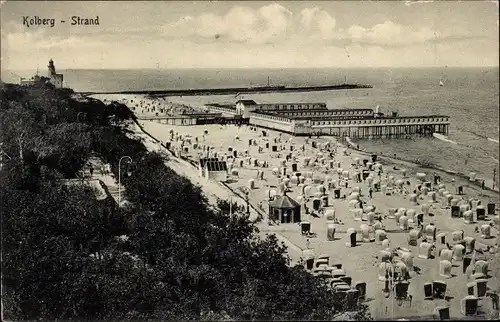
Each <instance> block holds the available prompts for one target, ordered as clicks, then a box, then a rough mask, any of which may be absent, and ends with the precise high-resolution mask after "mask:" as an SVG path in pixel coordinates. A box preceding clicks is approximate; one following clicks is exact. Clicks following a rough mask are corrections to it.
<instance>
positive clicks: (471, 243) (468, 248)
mask: <svg viewBox="0 0 500 322" xmlns="http://www.w3.org/2000/svg"><path fill="white" fill-rule="evenodd" d="M464 242H465V252H466V253H471V252H472V251H473V250H474V249H475V247H476V239H475V238H474V237H470V236H469V237H465V238H464Z"/></svg>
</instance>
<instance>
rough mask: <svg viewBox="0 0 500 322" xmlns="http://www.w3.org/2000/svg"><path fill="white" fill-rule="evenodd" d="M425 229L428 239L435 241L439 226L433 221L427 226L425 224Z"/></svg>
mask: <svg viewBox="0 0 500 322" xmlns="http://www.w3.org/2000/svg"><path fill="white" fill-rule="evenodd" d="M424 231H425V237H426V238H427V239H428V240H431V241H435V240H436V232H437V228H436V226H435V225H434V224H433V223H430V224H428V225H427V226H425V229H424Z"/></svg>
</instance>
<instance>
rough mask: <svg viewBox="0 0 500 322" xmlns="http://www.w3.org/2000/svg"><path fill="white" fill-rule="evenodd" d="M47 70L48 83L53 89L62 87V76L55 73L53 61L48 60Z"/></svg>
mask: <svg viewBox="0 0 500 322" xmlns="http://www.w3.org/2000/svg"><path fill="white" fill-rule="evenodd" d="M47 68H48V69H49V70H48V75H47V76H48V77H49V79H50V83H52V85H54V87H55V88H62V87H63V74H57V73H56V67H55V66H54V61H53V60H52V59H50V60H49V66H47Z"/></svg>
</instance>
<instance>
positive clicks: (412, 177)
mask: <svg viewBox="0 0 500 322" xmlns="http://www.w3.org/2000/svg"><path fill="white" fill-rule="evenodd" d="M108 100H109V98H108ZM148 114H149V115H151V112H150V113H148ZM139 124H141V126H142V128H143V129H144V130H145V131H147V132H148V133H149V134H150V135H151V136H153V137H154V138H155V139H157V140H158V141H159V142H161V143H163V144H165V145H166V144H167V142H169V144H170V150H172V151H177V153H178V156H179V152H180V151H183V150H184V148H185V147H187V152H185V150H184V152H182V154H181V155H182V157H183V158H186V159H189V160H193V161H196V160H198V159H199V158H200V157H201V156H206V154H205V155H204V151H203V147H210V151H211V156H214V155H215V154H217V156H218V157H219V158H222V159H227V156H229V155H231V154H232V153H233V152H232V151H229V148H231V149H232V150H233V151H234V150H236V151H237V153H238V157H237V158H236V160H232V161H231V164H232V169H234V170H236V171H235V172H234V173H233V175H231V176H230V177H231V180H230V182H228V183H227V187H226V186H224V185H222V184H221V183H217V182H215V181H211V180H206V179H201V178H200V177H199V174H198V171H197V169H196V168H195V167H193V166H192V165H191V164H190V163H188V162H186V161H184V160H181V159H180V158H176V157H175V156H172V158H171V161H169V164H168V165H169V166H171V167H172V168H173V169H174V170H175V171H177V172H179V173H181V174H183V175H185V176H186V177H188V178H189V179H190V180H191V181H192V182H193V183H195V184H199V185H201V186H202V188H203V190H204V191H205V193H206V194H207V195H212V196H215V195H217V196H218V197H222V198H224V197H226V198H229V196H230V195H231V194H232V193H231V190H232V191H236V192H238V191H241V189H242V188H243V187H247V188H248V187H249V180H251V179H253V181H254V184H255V186H254V187H253V188H252V189H250V194H249V199H250V203H251V205H252V206H253V208H255V209H261V211H259V213H260V214H261V215H263V216H264V220H263V221H261V222H259V223H258V227H259V229H260V231H261V235H265V234H266V233H275V234H276V235H277V236H278V238H279V239H280V240H282V241H284V242H285V244H286V245H287V246H288V251H289V256H290V258H291V260H292V264H293V263H297V262H298V261H299V260H300V258H301V257H303V255H304V250H306V249H308V248H309V249H312V250H313V251H314V253H315V255H316V256H317V255H320V254H327V255H329V256H330V264H334V263H341V264H342V265H343V268H344V269H345V271H346V272H347V275H349V276H351V277H352V280H353V282H354V281H364V282H366V283H367V298H368V301H369V306H370V310H371V312H372V314H373V316H374V318H375V319H388V318H392V317H393V316H394V317H395V318H398V317H412V316H426V315H430V314H433V311H434V309H435V308H436V307H438V306H443V305H444V306H449V307H450V315H451V317H452V318H462V317H463V315H462V314H461V312H460V300H461V299H462V298H463V297H464V296H466V295H467V287H466V284H467V282H469V281H470V280H469V279H468V278H467V276H466V274H463V273H462V263H461V262H460V261H453V268H452V275H453V277H451V278H448V279H446V278H445V277H443V276H440V274H439V266H440V263H439V260H440V259H439V258H440V257H439V256H435V258H434V259H422V258H419V257H418V255H419V248H418V247H416V246H411V245H409V244H408V233H407V231H406V232H405V231H401V230H400V227H399V224H397V223H396V221H395V220H394V219H389V218H386V219H383V220H382V225H383V226H384V229H385V231H386V232H387V238H388V239H389V241H390V245H389V247H390V248H392V249H394V248H396V247H403V248H406V249H407V250H409V251H410V252H411V253H412V255H413V256H414V266H415V267H418V270H419V273H418V274H412V278H411V280H410V287H409V293H410V294H411V295H412V296H413V300H412V303H411V306H409V305H408V303H403V304H402V305H399V304H397V303H394V302H393V301H392V300H391V299H390V298H385V297H384V296H383V292H382V289H383V287H384V283H383V282H380V281H379V280H378V265H379V264H380V263H381V260H380V258H376V257H379V255H380V251H381V250H383V249H384V248H385V246H382V245H380V244H377V243H374V242H360V243H359V244H358V246H357V247H346V243H347V242H348V238H349V237H348V235H347V234H346V231H347V229H349V228H354V229H355V230H357V231H358V235H357V239H358V241H361V236H360V233H359V232H360V225H361V224H366V222H365V221H363V222H362V221H356V220H355V219H354V216H353V212H352V209H351V206H350V205H349V195H350V194H351V192H353V190H358V189H359V190H360V198H359V199H360V200H361V201H362V202H363V207H364V208H365V209H366V208H367V207H368V206H375V211H374V212H375V214H377V215H380V216H387V215H388V214H389V209H391V208H395V209H399V208H405V209H407V210H410V209H414V210H415V212H416V213H421V212H422V208H421V207H422V205H424V204H429V205H430V213H432V214H433V216H425V217H424V221H423V224H424V226H425V225H427V224H429V223H433V224H434V225H435V226H436V227H437V234H441V233H446V234H447V237H446V242H448V243H451V233H452V232H454V231H459V230H463V231H464V236H470V237H473V238H475V240H476V244H475V248H476V249H485V248H486V247H487V246H490V247H491V248H492V249H493V251H492V252H494V251H497V249H498V248H497V246H496V243H497V241H498V235H499V234H498V227H499V226H498V222H496V225H495V227H493V228H492V229H491V235H492V238H488V239H485V238H482V237H481V233H480V232H478V231H477V228H478V227H479V226H481V225H484V224H487V223H488V222H490V221H492V220H493V219H494V216H487V218H486V221H484V222H483V221H481V222H475V223H473V224H465V223H464V219H463V218H452V217H451V210H450V207H449V206H448V204H447V203H446V201H445V200H444V199H445V198H444V197H442V196H441V197H439V196H438V197H437V198H436V202H434V203H431V200H432V198H431V196H430V195H429V194H421V195H419V196H418V198H417V203H414V202H411V201H410V194H411V193H412V191H413V190H416V189H417V185H419V184H420V185H421V184H422V183H423V182H424V181H433V180H432V177H433V175H438V176H440V177H441V181H440V184H442V185H444V187H445V189H446V190H447V191H449V192H450V194H452V195H453V198H456V199H458V200H459V201H461V202H463V203H465V201H469V199H476V200H481V203H482V204H483V205H485V206H486V205H487V204H488V203H496V204H497V206H496V209H497V211H496V214H495V216H496V218H497V220H498V192H496V191H491V190H482V189H481V188H480V187H478V186H477V185H474V184H470V182H469V181H468V180H466V179H465V178H463V177H460V176H453V175H451V174H449V173H445V172H442V171H439V170H429V169H426V168H423V167H420V166H419V165H416V164H412V163H409V162H405V161H400V160H396V159H392V158H388V157H378V159H377V162H378V163H380V165H381V168H382V173H381V174H380V177H378V180H380V181H381V183H382V185H384V183H385V184H388V181H390V178H392V180H393V181H397V180H403V181H404V182H405V186H406V188H405V189H406V190H407V191H408V194H405V193H397V192H396V193H393V194H392V195H386V194H385V193H383V192H381V191H375V192H374V193H373V196H372V198H370V197H369V196H368V195H369V193H368V189H369V184H368V182H367V181H361V182H355V181H354V180H353V179H354V174H355V173H356V172H360V171H362V169H363V168H364V167H363V162H362V161H363V159H368V160H369V161H370V162H371V155H369V154H367V153H363V152H361V151H355V150H353V149H350V148H348V147H347V146H345V145H342V144H341V143H340V142H337V141H336V139H335V138H333V137H320V138H316V137H313V138H305V137H292V136H290V135H287V134H284V133H279V132H275V131H269V130H265V136H264V133H263V130H262V129H259V128H252V127H249V126H241V127H238V126H234V125H224V126H222V125H200V126H174V125H165V124H160V123H157V122H153V121H139ZM136 131H137V135H141V136H144V133H140V129H136ZM188 137H189V138H190V141H191V142H195V141H196V140H197V142H198V143H197V148H196V149H195V148H194V146H193V145H192V144H188V143H186V142H187V140H186V138H188ZM147 140H150V142H149V143H148V144H147V146H148V148H150V149H152V150H156V149H162V147H161V146H160V144H158V143H157V142H155V141H154V140H152V139H151V138H148V139H147ZM273 145H275V146H277V151H275V152H273V151H272V146H273ZM314 146H315V147H314ZM326 147H327V148H326ZM328 150H329V151H328ZM330 153H331V155H330ZM286 155H291V156H292V157H293V158H295V160H296V161H295V162H294V161H291V160H290V161H288V162H285V163H284V164H285V166H283V163H282V162H283V159H284V158H285V157H286ZM305 157H309V158H310V159H311V161H312V162H311V165H310V166H305V165H304V162H303V160H304V158H305ZM250 158H254V159H256V160H257V164H258V165H259V164H262V162H263V161H266V162H268V163H269V166H268V167H265V168H264V167H261V166H255V163H253V162H249V161H252V160H250ZM330 160H331V161H333V164H334V166H333V167H331V166H330V165H331V164H330ZM241 161H243V164H242V166H241V164H240V162H241ZM314 161H317V162H315V163H314ZM292 163H296V164H297V166H298V169H297V172H300V173H301V174H302V176H305V177H307V179H306V180H305V182H304V183H305V185H307V186H310V188H309V189H308V190H309V191H308V192H307V194H308V197H309V198H308V201H307V202H305V203H304V205H305V206H306V207H308V208H309V209H312V208H313V205H312V199H313V197H314V195H315V194H317V193H318V192H319V189H318V187H317V186H318V185H319V184H323V185H324V186H326V187H327V186H328V184H327V182H325V180H326V181H329V182H331V181H335V182H336V185H337V186H340V185H344V184H345V182H347V185H348V186H347V188H345V186H343V188H341V195H346V196H347V198H346V199H335V198H334V196H333V189H330V190H328V189H327V195H328V206H327V207H324V209H323V211H322V212H323V213H324V211H326V210H334V211H335V216H336V218H337V224H336V234H335V237H336V238H335V240H334V241H328V240H327V222H326V218H325V216H323V215H322V214H321V213H320V214H319V216H318V217H319V218H316V217H313V216H311V215H306V214H305V211H304V209H302V220H308V221H310V222H311V231H312V232H313V233H315V235H316V236H315V237H310V238H306V237H305V236H303V235H302V234H301V232H300V225H298V224H280V225H269V224H268V220H267V218H266V216H267V209H268V200H269V197H268V196H269V191H271V190H274V191H275V192H276V193H277V194H279V185H280V183H281V182H282V180H283V176H282V175H276V172H275V171H273V170H276V168H278V169H279V170H280V171H282V169H283V168H287V170H288V172H287V173H289V174H292V170H291V164H292ZM313 163H314V164H313ZM181 164H182V166H181ZM338 168H341V169H343V170H347V171H349V179H348V180H343V179H341V178H340V177H339V175H338V173H337V169H338ZM259 170H260V171H262V172H263V177H262V179H260V178H258V177H257V173H258V171H259ZM231 172H232V171H231ZM236 172H237V175H236ZM371 172H372V173H374V171H371ZM417 173H425V179H424V180H421V179H420V178H417ZM374 176H375V177H376V176H377V175H376V174H374ZM407 183H409V185H407ZM459 186H462V187H463V195H458V187H459ZM227 188H230V190H229V189H227ZM243 189H244V188H243ZM436 190H437V189H436ZM238 194H240V193H238ZM240 195H241V194H240ZM287 195H288V196H290V197H292V198H293V199H294V200H300V199H301V195H302V189H301V186H298V185H297V184H290V185H289V188H288V192H287ZM239 202H241V203H244V201H243V199H242V198H239ZM365 215H366V212H365ZM256 216H257V213H255V212H254V211H252V219H255V217H256ZM415 226H416V223H410V229H411V227H415ZM419 243H420V241H419ZM435 244H436V247H437V249H436V251H435V253H436V255H437V253H438V250H440V249H442V248H445V247H446V245H442V244H440V243H439V241H436V242H435ZM386 246H387V245H386ZM485 256H486V257H487V258H488V262H489V265H490V275H492V276H491V277H490V278H489V279H488V287H489V289H492V290H496V289H497V288H498V280H497V278H498V276H495V275H498V274H496V273H497V272H498V268H499V267H500V265H499V257H498V252H496V253H491V254H490V253H489V252H487V253H486V254H485ZM436 280H444V281H445V282H446V284H447V290H446V296H447V300H445V299H442V300H438V299H435V300H433V301H428V300H425V299H424V294H423V293H424V292H423V284H424V283H427V282H432V281H436ZM481 303H482V304H481V310H482V312H484V313H489V312H490V311H491V303H490V301H489V299H484V300H482V302H481Z"/></svg>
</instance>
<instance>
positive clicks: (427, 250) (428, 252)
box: [418, 242, 434, 259]
mask: <svg viewBox="0 0 500 322" xmlns="http://www.w3.org/2000/svg"><path fill="white" fill-rule="evenodd" d="M433 250H434V245H432V244H431V243H427V242H421V243H420V245H419V247H418V257H419V258H423V259H429V258H432V256H433Z"/></svg>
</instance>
